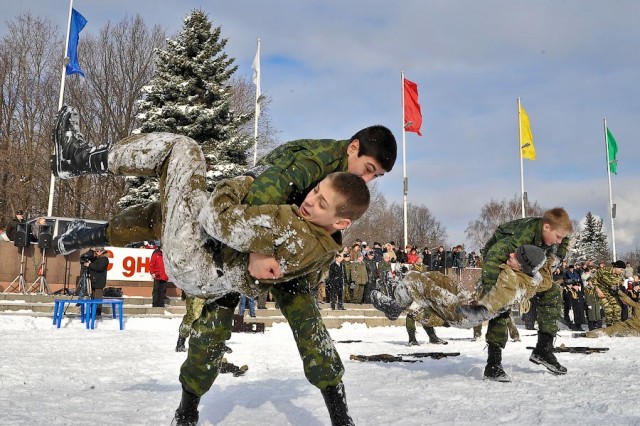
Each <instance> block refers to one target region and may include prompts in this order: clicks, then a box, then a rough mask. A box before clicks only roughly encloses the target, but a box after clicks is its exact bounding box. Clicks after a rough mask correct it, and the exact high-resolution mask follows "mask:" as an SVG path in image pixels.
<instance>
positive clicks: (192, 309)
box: [178, 295, 205, 337]
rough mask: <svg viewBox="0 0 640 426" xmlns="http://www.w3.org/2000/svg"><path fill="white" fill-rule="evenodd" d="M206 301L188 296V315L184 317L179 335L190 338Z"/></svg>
mask: <svg viewBox="0 0 640 426" xmlns="http://www.w3.org/2000/svg"><path fill="white" fill-rule="evenodd" d="M204 302H205V299H201V298H199V297H194V296H189V295H187V300H186V304H187V313H185V314H184V316H183V317H182V322H181V323H180V328H178V334H179V335H180V337H189V334H190V333H191V329H192V328H193V323H194V322H195V321H196V320H197V319H198V318H200V315H202V308H203V307H204Z"/></svg>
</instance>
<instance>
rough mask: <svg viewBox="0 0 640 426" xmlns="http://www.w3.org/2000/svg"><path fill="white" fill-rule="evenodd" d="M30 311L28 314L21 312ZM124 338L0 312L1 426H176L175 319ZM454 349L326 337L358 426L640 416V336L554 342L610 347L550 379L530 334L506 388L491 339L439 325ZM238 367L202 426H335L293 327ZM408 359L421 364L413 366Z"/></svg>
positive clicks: (151, 321) (571, 361) (275, 332)
mask: <svg viewBox="0 0 640 426" xmlns="http://www.w3.org/2000/svg"><path fill="white" fill-rule="evenodd" d="M25 314H26V313H25ZM125 321H126V322H125V329H124V330H123V331H120V330H118V324H117V321H116V320H111V319H104V320H103V321H102V322H99V323H98V324H97V326H96V327H97V328H96V329H95V330H86V329H85V328H84V326H83V325H82V324H81V323H80V321H79V320H78V319H77V318H73V319H69V318H67V317H65V319H64V320H63V322H62V328H60V329H56V328H55V327H54V326H53V325H52V324H51V318H47V317H39V318H34V317H31V316H28V314H27V315H22V316H18V315H0V347H1V348H2V351H0V406H1V407H2V411H1V413H0V423H2V424H3V425H29V426H38V425H47V426H49V425H89V424H99V425H105V424H114V425H125V424H126V425H154V426H155V425H168V424H170V423H171V419H172V417H173V413H174V411H175V409H176V408H177V406H178V403H179V400H180V393H181V389H180V383H179V381H178V372H179V368H180V365H181V364H182V362H183V361H184V359H185V357H186V354H185V353H176V352H175V351H174V348H175V343H176V339H177V336H178V325H179V323H180V318H173V319H166V318H134V317H131V318H127V317H125ZM437 331H438V335H439V336H441V337H443V338H447V339H451V340H449V344H448V345H446V346H442V345H431V344H427V343H426V340H427V336H426V334H425V333H424V331H423V330H421V329H420V330H418V341H419V342H420V343H421V346H418V347H407V346H406V341H407V333H406V331H405V329H404V327H378V328H371V329H367V328H366V327H365V326H363V325H351V324H349V325H346V326H344V327H343V328H341V329H330V334H331V337H332V338H333V340H335V341H344V340H361V342H359V343H349V344H347V343H336V347H337V349H338V351H339V353H340V356H341V358H342V360H343V362H344V364H345V369H346V373H345V375H344V382H345V386H346V394H347V398H348V401H349V410H350V413H351V415H352V417H353V419H354V421H355V424H357V425H367V426H377V425H380V426H389V425H402V426H424V425H496V424H509V425H523V426H528V425H535V426H544V425H560V424H580V425H594V426H601V425H637V424H638V419H639V418H640V406H639V405H638V404H637V403H636V400H637V396H638V383H637V382H638V381H637V373H638V369H639V368H640V361H638V356H637V347H638V338H633V337H628V338H609V337H607V338H598V339H586V338H580V339H574V338H570V337H568V336H569V334H570V333H569V332H568V331H561V333H560V337H559V338H558V339H557V340H556V346H558V345H560V344H562V343H564V344H565V345H567V346H592V347H609V348H610V350H609V351H608V352H606V353H600V354H590V355H585V354H566V353H565V354H558V359H559V360H560V362H561V363H562V364H564V365H565V366H566V367H567V368H568V370H569V371H568V373H567V375H565V376H561V377H558V376H554V375H552V374H551V373H548V372H547V371H546V369H545V368H544V367H540V366H537V365H534V364H532V363H531V362H529V360H528V359H529V355H530V354H531V350H529V349H526V347H527V346H533V345H534V344H535V340H536V337H535V336H532V335H531V334H533V333H534V332H531V331H527V330H523V329H521V332H520V334H521V336H522V342H520V343H512V342H509V343H508V344H507V348H506V349H505V351H504V355H503V366H504V368H505V370H506V371H507V373H508V374H510V375H511V376H512V378H513V381H512V382H511V383H496V382H491V381H484V380H482V372H483V369H484V366H485V363H486V358H487V352H486V349H485V348H484V347H485V344H484V342H471V341H468V340H456V339H461V338H468V337H470V336H471V335H472V331H471V330H461V329H454V328H438V329H437ZM228 343H229V346H230V347H231V348H232V349H233V353H232V354H228V355H227V359H228V360H229V362H232V363H234V364H236V365H238V366H240V365H243V364H247V365H248V366H249V370H248V371H247V373H246V375H245V376H243V377H237V378H236V377H232V376H231V375H230V374H221V375H220V376H219V377H218V380H216V382H215V384H214V386H213V388H212V389H211V390H210V392H208V393H207V394H205V396H204V397H203V398H202V400H201V404H200V423H199V424H200V425H203V426H207V425H212V424H216V425H234V426H241V425H256V424H261V425H273V426H280V425H308V426H320V425H329V424H330V423H329V416H328V413H327V410H326V408H325V405H324V401H323V399H322V397H321V395H320V392H319V391H318V390H317V389H316V388H315V387H313V386H312V385H310V384H309V383H308V382H307V380H306V378H305V376H304V373H303V371H302V363H301V361H300V358H299V356H298V352H297V349H296V347H295V343H294V340H293V337H292V335H291V331H290V329H289V327H288V326H287V325H286V324H280V325H277V326H275V327H273V328H270V329H267V331H266V332H265V333H264V334H255V335H253V334H247V333H234V334H233V336H232V337H231V340H230V341H229V342H228ZM431 351H444V352H460V356H456V357H449V358H444V359H440V360H433V359H430V358H423V359H422V360H423V362H417V363H388V364H384V363H374V362H371V363H363V362H358V361H352V360H350V359H349V357H350V355H352V354H359V355H374V354H380V353H387V354H392V355H398V354H406V353H413V352H431ZM405 358H406V359H416V358H411V357H405Z"/></svg>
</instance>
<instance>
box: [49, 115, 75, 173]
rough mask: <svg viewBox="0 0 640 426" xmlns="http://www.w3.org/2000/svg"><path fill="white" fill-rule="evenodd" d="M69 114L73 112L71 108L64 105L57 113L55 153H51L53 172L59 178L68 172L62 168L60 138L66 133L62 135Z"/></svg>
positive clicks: (54, 141)
mask: <svg viewBox="0 0 640 426" xmlns="http://www.w3.org/2000/svg"><path fill="white" fill-rule="evenodd" d="M69 114H71V113H70V112H69V108H68V107H67V106H66V105H64V106H63V107H62V108H61V109H60V111H59V112H58V114H57V115H56V127H55V129H54V130H53V152H54V153H53V154H52V155H51V173H52V174H53V175H54V176H55V177H57V178H60V176H61V174H63V173H64V174H66V172H64V171H63V170H62V164H61V161H60V159H62V152H61V146H60V138H61V137H64V133H63V134H62V135H61V134H60V131H61V130H62V129H61V128H63V127H66V125H67V124H66V123H68V121H69Z"/></svg>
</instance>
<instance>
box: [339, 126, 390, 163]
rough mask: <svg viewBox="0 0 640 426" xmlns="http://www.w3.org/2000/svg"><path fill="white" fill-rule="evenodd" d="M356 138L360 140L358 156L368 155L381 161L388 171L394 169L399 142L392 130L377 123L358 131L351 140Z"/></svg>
mask: <svg viewBox="0 0 640 426" xmlns="http://www.w3.org/2000/svg"><path fill="white" fill-rule="evenodd" d="M356 139H357V140H358V141H360V148H359V149H358V157H362V156H363V155H368V156H370V157H373V158H375V159H376V160H377V161H379V162H380V165H381V166H382V168H383V169H385V170H386V171H387V172H390V171H391V169H393V165H394V164H395V163H396V157H397V156H398V144H397V143H396V138H395V136H393V133H391V130H389V129H387V128H386V127H384V126H381V125H379V124H376V125H375V126H369V127H365V128H364V129H362V130H360V131H359V132H357V133H356V134H355V135H353V136H352V137H351V142H353V141H354V140H356Z"/></svg>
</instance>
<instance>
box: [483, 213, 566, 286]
mask: <svg viewBox="0 0 640 426" xmlns="http://www.w3.org/2000/svg"><path fill="white" fill-rule="evenodd" d="M523 244H531V245H534V246H537V247H540V248H542V249H544V250H546V251H547V258H549V259H550V258H553V255H556V256H558V257H559V258H560V259H563V258H564V257H565V255H566V253H567V245H568V244H569V237H565V238H563V240H562V242H561V243H560V244H559V245H555V244H554V245H551V246H548V245H546V244H545V243H544V241H543V240H542V218H541V217H527V218H524V219H516V220H512V221H511V222H507V223H505V224H502V225H500V226H498V229H496V231H495V232H494V234H493V236H492V237H491V238H490V239H489V241H487V244H486V245H485V246H484V249H483V250H482V255H483V258H484V264H483V265H482V284H483V285H494V284H495V283H496V281H497V279H498V275H499V274H500V265H501V264H502V263H504V261H505V260H506V259H507V258H508V257H509V253H512V252H514V251H515V250H516V249H517V248H518V247H520V246H521V245H523Z"/></svg>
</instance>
